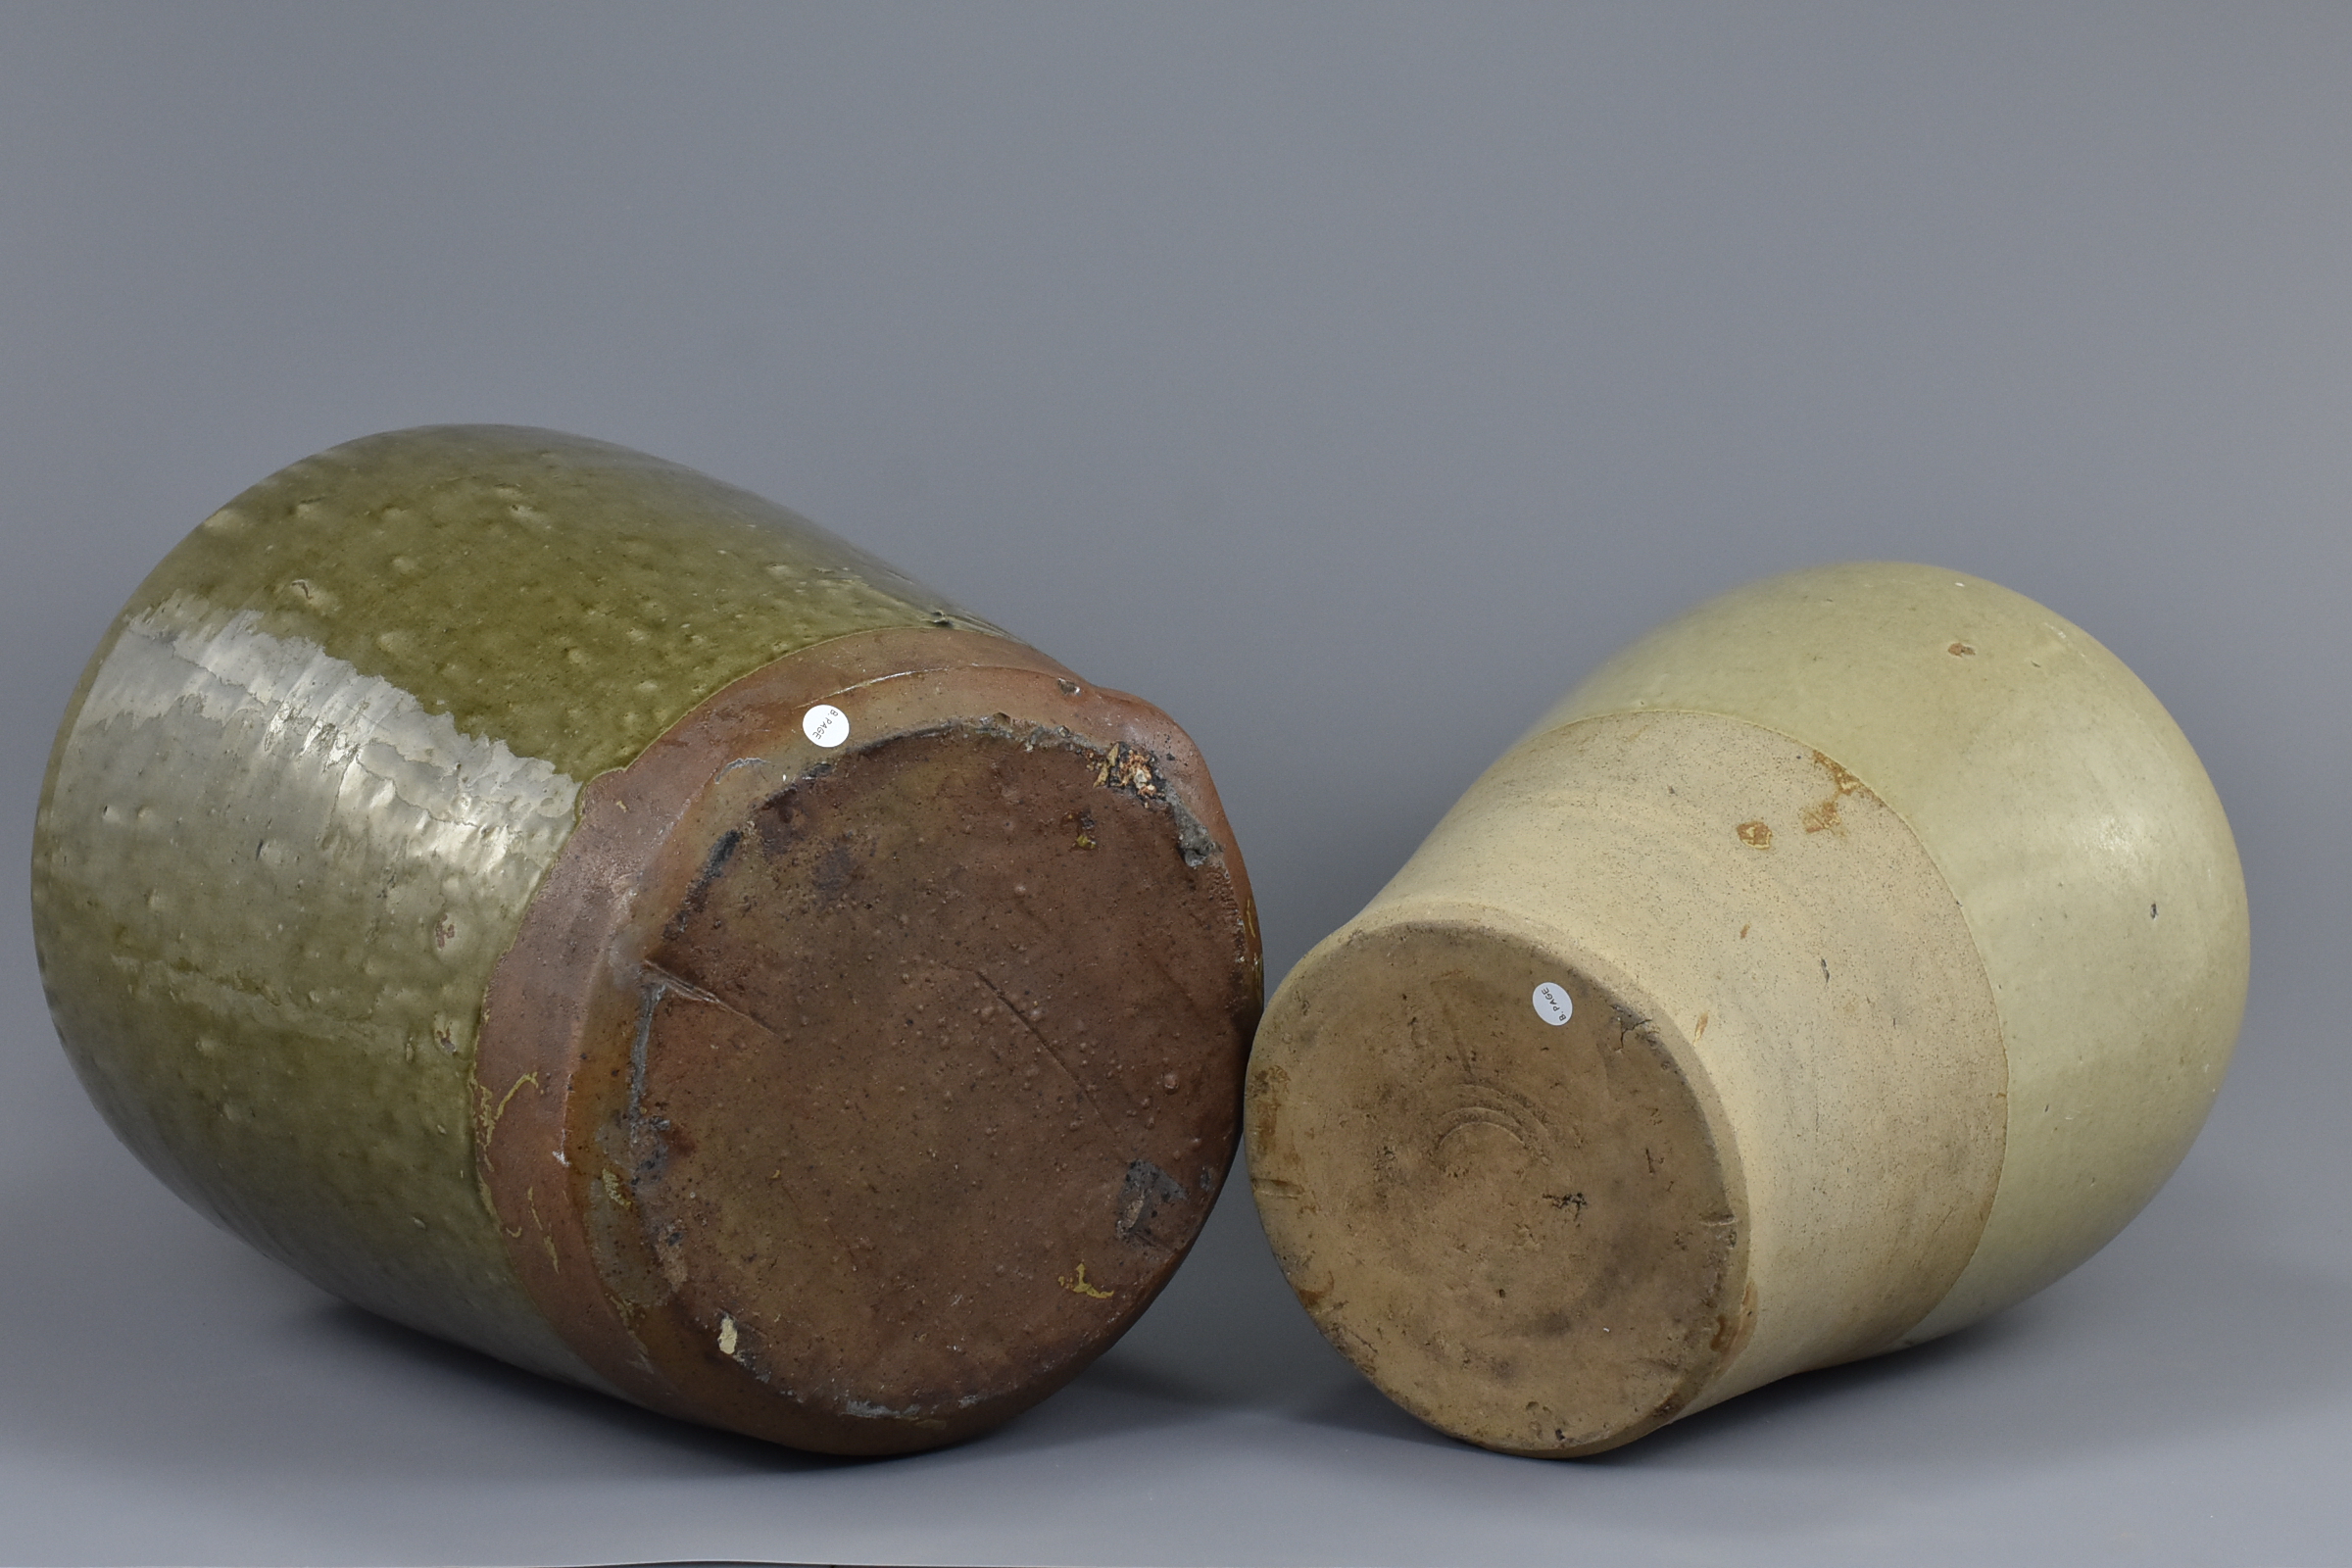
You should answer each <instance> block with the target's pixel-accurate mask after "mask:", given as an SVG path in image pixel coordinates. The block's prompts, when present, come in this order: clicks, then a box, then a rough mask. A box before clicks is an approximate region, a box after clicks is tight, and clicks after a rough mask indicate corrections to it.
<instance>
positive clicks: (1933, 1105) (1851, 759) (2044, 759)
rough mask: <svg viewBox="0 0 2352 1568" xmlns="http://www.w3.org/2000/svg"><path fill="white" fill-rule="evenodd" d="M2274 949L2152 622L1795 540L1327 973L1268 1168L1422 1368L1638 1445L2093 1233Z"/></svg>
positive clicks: (1602, 693) (1629, 670)
mask: <svg viewBox="0 0 2352 1568" xmlns="http://www.w3.org/2000/svg"><path fill="white" fill-rule="evenodd" d="M2246 966H2247V925H2246V901H2245V887H2244V882H2243V878H2242V876H2241V874H2240V872H2239V868H2238V860H2237V854H2236V849H2235V846H2234V845H2233V843H2232V841H2231V839H2230V835H2229V823H2228V821H2227V820H2226V819H2225V817H2224V815H2223V812H2222V807H2221V803H2220V801H2219V800H2218V799H2217V798H2216V796H2215V794H2214V790H2213V786H2212V784H2211V783H2210V782H2209V781H2208V779H2207V778H2206V775H2205V771H2204V769H2203V768H2202V767H2201V766H2200V765H2199V763H2198V761H2197V759H2196V756H2195V754H2194V753H2193V752H2192V751H2191V750H2190V749H2189V745H2188V742H2187V741H2186V739H2185V738H2184V737H2183V736H2182V735H2181V733H2180V728H2179V727H2178V726H2177V725H2176V724H2175V723H2174V722H2173V720H2172V718H2171V717H2170V715H2168V714H2167V713H2166V712H2165V711H2164V709H2163V707H2162V706H2161V705H2159V704H2158V702H2157V701H2156V699H2155V697H2154V696H2152V695H2151V694H2150V693H2149V691H2148V690H2147V688H2146V687H2145V686H2143V685H2142V684H2141V683H2140V682H2139V681H2138V679H2136V678H2135V677H2134V676H2133V675H2132V674H2131V671H2130V670H2129V669H2127V668H2126V667H2125V666H2124V664H2123V663H2122V662H2120V661H2119V660H2117V659H2116V657H2115V656H2114V655H2113V654H2111V653H2109V652H2108V651H2107V650H2106V649H2105V648H2102V647H2101V646H2100V645H2099V644H2098V643H2097V642H2095V641H2093V640H2092V639H2091V638H2090V636H2089V635H2087V634H2086V633H2084V632H2083V631H2082V629H2081V628H2079V627H2077V626H2075V625H2073V624H2071V623H2070V622H2068V621H2066V620H2065V619H2063V618H2061V617H2060V616H2058V615H2056V614H2054V613H2051V612H2049V611H2048V610H2045V609H2043V608H2042V607H2041V606H2039V605H2037V604H2035V603H2034V602H2033V601H2031V600H2028V599H2025V598H2022V597H2020V596H2019V595H2017V594H2014V593H2011V592H2009V591H2008V590H2006V589H2004V588H2000V587H1997V586H1995V585H1994V584H1992V583H1989V582H1985V581H1984V580H1982V579H1979V578H1975V577H1970V576H1966V575H1964V574H1961V573H1957V572H1951V571H1944V570H1938V569H1936V568H1933V567H1928V566H1920V565H1906V564H1849V565H1838V566H1829V567H1822V568H1817V569H1811V570H1805V571H1799V572H1794V573H1791V574H1789V575H1787V576H1781V577H1775V578H1772V579H1770V580H1767V581H1764V582H1759V583H1755V584H1752V585H1750V586H1748V587H1745V588H1741V589H1739V590H1737V591H1735V592H1733V593H1730V594H1727V595H1725V596H1723V597H1722V598H1720V599H1717V600H1715V601H1713V602H1711V603H1709V604H1706V605H1703V606H1701V607H1700V608H1699V609H1697V610H1695V611H1693V612H1691V613H1689V614H1687V615H1685V616H1684V617H1682V618H1681V619H1679V620H1677V621H1674V622H1672V623H1670V624H1668V625H1666V626H1664V627H1662V628H1660V629H1659V630H1657V631H1655V632H1653V633H1651V634H1650V635H1649V636H1647V637H1645V638H1643V639H1642V640H1641V641H1640V642H1638V643H1636V644H1635V645H1634V646H1632V647H1631V648H1629V649H1627V650H1625V651H1624V652H1623V653H1621V654H1620V655H1618V656H1617V657H1616V658H1615V659H1614V660H1612V661H1610V662H1608V663H1607V664H1606V665H1604V666H1603V667H1602V668H1601V669H1600V670H1599V671H1598V672H1597V673H1596V674H1594V675H1593V677H1592V678H1591V679H1590V680H1588V681H1586V682H1585V683H1584V684H1583V685H1582V686H1580V687H1579V688H1577V689H1576V690H1575V691H1574V692H1572V693H1570V694H1569V696H1568V697H1567V698H1566V699H1565V700H1564V701H1563V702H1561V703H1560V704H1559V705H1558V706H1557V707H1556V708H1554V709H1553V710H1552V711H1550V712H1548V713H1546V714H1545V715H1544V718H1543V719H1542V720H1541V721H1540V722H1539V723H1538V724H1537V725H1536V726H1535V727H1534V729H1532V730H1531V731H1529V733H1528V734H1527V736H1526V737H1525V738H1524V739H1522V740H1521V741H1520V742H1519V743H1518V744H1517V745H1516V746H1514V747H1513V748H1512V749H1511V750H1510V751H1509V752H1508V753H1506V754H1505V755H1504V756H1503V757H1502V758H1501V760H1498V761H1497V762H1495V765H1494V766H1493V767H1491V768H1490V769H1488V771H1487V772H1486V774H1485V775H1484V776H1483V777H1482V778H1480V779H1479V781H1478V782H1477V783H1476V784H1475V785H1473V786H1472V787H1471V789H1470V790H1469V792H1468V793H1467V794H1466V795H1464V796H1463V797H1462V799H1461V800H1460V801H1459V802H1458V803H1457V804H1456V805H1455V806H1454V808H1453V809H1452V810H1451V811H1450V812H1449V813H1447V815H1446V818H1445V819H1444V820H1443V821H1442V822H1440V823H1439V825H1438V827H1437V829H1436V831H1435V832H1433V833H1432V834H1431V835H1430V836H1429V839H1428V841H1427V842H1426V843H1424V844H1423V845H1422V846H1421V848H1420V850H1419V851H1418V852H1417V853H1416V854H1415V855H1414V856H1413V858H1411V860H1409V861H1408V862H1406V864H1405V866H1404V867H1403V869H1402V870H1400V871H1398V872H1397V876H1396V877H1395V879H1394V880H1392V881H1391V882H1390V883H1389V885H1388V886H1387V887H1386V888H1384V889H1383V890H1382V891H1381V893H1380V895H1379V896H1378V897H1377V898H1375V899H1374V900H1373V901H1372V903H1371V905H1370V906H1369V907H1366V908H1365V909H1364V911H1363V912H1362V913H1361V914H1359V915H1357V916H1356V917H1355V918H1354V919H1353V920H1351V921H1349V922H1348V924H1347V925H1345V926H1344V927H1342V928H1341V929H1340V930H1339V931H1337V932H1335V933H1333V934H1332V935H1331V936H1330V937H1329V938H1328V939H1326V940H1325V941H1324V942H1322V943H1321V944H1320V945H1319V946H1317V947H1316V948H1315V949H1314V951H1313V952H1311V953H1309V954H1308V955H1307V956H1306V957H1305V959H1304V960H1302V961H1301V962H1300V963H1299V966H1298V968H1297V969H1296V970H1294V971H1293V972H1292V974H1291V976H1290V978H1289V979H1288V980H1287V981H1286V982H1285V983H1284V985H1283V987H1282V989H1281V990H1280V992H1279V993H1278V994H1277V996H1276V997H1275V999H1274V1001H1273V1003H1272V1004H1271V1005H1270V1007H1269V1009H1268V1012H1267V1016H1266V1019H1265V1023H1264V1025H1263V1027H1262V1028H1261V1030H1260V1032H1259V1034H1258V1038H1257V1044H1256V1047H1255V1050H1254V1053H1253V1054H1252V1057H1251V1063H1250V1083H1249V1094H1248V1104H1247V1128H1248V1130H1247V1139H1248V1148H1249V1154H1250V1171H1251V1176H1252V1180H1253V1183H1254V1186H1255V1194H1256V1198H1257V1202H1258V1206H1259V1209H1260V1212H1261V1214H1262V1215H1263V1217H1264V1221H1265V1227H1266V1233H1267V1235H1268V1237H1269V1239H1270V1240H1271V1241H1272V1243H1273V1246H1274V1250H1275V1251H1276V1253H1277V1255H1278V1256H1279V1257H1280V1259H1281V1261H1282V1264H1283V1267H1284V1269H1285V1271H1286V1272H1287V1273H1288V1275H1289V1277H1290V1281H1291V1284H1292V1286H1293V1288H1294V1289H1295V1290H1296V1291H1297V1292H1298V1294H1299V1299H1300V1301H1301V1302H1302V1303H1304V1304H1305V1306H1306V1308H1307V1310H1308V1311H1309V1312H1310V1313H1311V1314H1312V1315H1313V1316H1314V1318H1315V1320H1316V1322H1317V1323H1318V1325H1319V1326H1320V1327H1321V1328H1322V1330H1323V1332H1324V1333H1325V1334H1326V1335H1327V1336H1328V1337H1329V1338H1330V1339H1331V1340H1332V1342H1333V1343H1334V1344H1335V1345H1337V1346H1338V1347H1339V1348H1341V1349H1342V1350H1343V1351H1345V1352H1346V1353H1347V1354H1348V1356H1349V1357H1350V1359H1352V1360H1353V1361H1354V1362H1355V1364H1356V1365H1357V1366H1358V1367H1360V1368H1361V1369H1362V1370H1363V1372H1364V1373H1365V1375H1366V1376H1367V1377H1369V1378H1371V1379H1372V1381H1373V1382H1374V1383H1375V1384H1377V1385H1378V1386H1379V1387H1380V1388H1381V1389H1382V1390H1383V1391H1384V1392H1385V1393H1387V1394H1388V1395H1389V1396H1390V1397H1392V1398H1394V1399H1396V1400H1397V1402H1398V1403H1400V1404H1402V1405H1403V1406H1404V1407H1405V1408H1406V1409H1408V1410H1410V1411H1412V1412H1413V1413H1414V1414H1415V1415H1417V1416H1420V1417H1421V1418H1422V1419H1424V1420H1426V1421H1428V1422H1430V1423H1431V1424H1433V1425H1435V1426H1437V1427H1440V1428H1442V1429H1444V1430H1445V1431H1446V1432H1449V1433H1452V1434H1454V1435H1456V1436H1458V1437H1461V1438H1465V1439H1467V1440H1469V1441H1470V1442H1473V1443H1477V1444H1482V1445H1485V1446H1489V1447H1494V1448H1499V1449H1505V1450H1508V1451H1511V1452H1516V1453H1528V1454H1555V1455H1573V1454H1581V1453H1592V1452H1595V1451H1598V1450H1600V1449H1604V1448H1609V1447H1613V1446H1617V1445H1619V1444H1623V1443H1626V1442H1629V1441H1631V1440H1632V1439H1635V1438H1638V1437H1640V1436H1642V1434H1643V1433H1646V1432H1649V1431H1651V1430H1653V1429H1655V1428H1657V1427H1658V1426H1661V1425H1663V1424H1664V1423H1666V1422H1668V1421H1671V1420H1674V1419H1676V1418H1677V1417H1679V1416H1683V1415H1688V1414H1690V1413H1691V1412H1692V1411H1695V1410H1701V1409H1704V1408H1706V1407H1707V1406H1709V1405H1711V1404H1715V1403H1718V1402H1720V1401H1721V1400H1724V1399H1727V1398H1729V1397H1732V1396H1734V1395H1737V1394H1740V1393H1742V1392H1744V1391H1746V1390H1749V1389H1752V1388H1755V1387H1757V1386H1758V1385H1760V1384H1763V1383H1767V1382H1770V1381H1771V1380H1773V1379H1775V1378H1780V1377H1784V1376H1787V1375H1788V1374H1789V1373H1792V1372H1798V1371H1802V1370H1804V1369H1806V1368H1810V1367H1819V1366H1825V1365H1829V1364H1832V1363H1836V1362H1839V1361H1846V1360H1851V1359H1854V1358H1856V1357H1860V1356H1866V1355H1872V1354H1876V1353H1878V1352H1881V1351H1885V1350H1890V1349H1894V1348H1900V1347H1904V1346H1909V1345H1916V1344H1918V1343H1920V1342H1922V1341H1925V1340H1929V1339H1933V1338H1935V1337H1936V1336H1937V1335H1941V1334H1945V1333H1948V1332H1950V1331H1951V1330H1953V1329H1957V1328H1959V1327H1961V1326H1963V1325H1965V1324H1967V1323H1970V1322H1973V1321H1975V1320H1977V1319H1979V1318H1982V1317H1984V1316H1985V1315H1986V1314H1987V1313H1990V1312H1994V1311H1997V1310H1999V1309H2000V1308H2002V1307H2004V1306H2007V1305H2009V1304H2010V1303H2012V1302H2014V1301H2017V1300H2019V1299H2023V1298H2025V1297H2027V1296H2029V1295H2031V1294H2033V1293H2034V1291H2037V1290H2039V1289H2040V1288H2041V1287H2043V1286H2045V1285H2047V1284H2049V1283H2050V1282H2051V1281H2053V1280H2055V1279H2057V1278H2058V1277H2059V1276H2060V1275H2062V1274H2064V1273H2065V1272H2066V1271H2067V1270H2069V1269H2071V1268H2073V1267H2074V1266H2075V1265H2076V1264H2078V1263H2080V1262H2082V1260H2083V1259H2084V1258H2086V1257H2088V1256H2089V1255H2090V1254H2091V1253H2092V1252H2094V1251H2096V1250H2098V1249H2099V1248H2100V1247H2101V1246H2102V1245H2104V1244H2105V1243H2106V1242H2107V1241H2108V1239H2109V1238H2111V1237H2113V1236H2114V1235H2115V1234H2116V1232H2117V1231H2119V1230H2120V1229H2122V1228H2123V1226H2124V1225H2125V1223H2126V1222H2127V1221H2129V1220H2130V1219H2131V1216H2132V1215H2133V1214H2135V1213H2136V1212H2138V1210H2139V1209H2140V1207H2141V1206H2142V1205H2143V1204H2145V1203H2146V1202H2147V1201H2148V1199H2149V1198H2150V1197H2151V1196H2152V1195H2153V1194H2154V1193H2155V1191H2156V1189H2157V1188H2158V1187H2159V1186H2160V1185H2161V1184H2162V1183H2163V1181H2164V1179H2165V1178H2166V1177H2167V1176H2168V1175H2169V1174H2170V1173H2171V1172H2172V1170H2173V1168H2174V1167H2175V1166H2176V1165H2177V1164H2178V1163H2179V1162H2180V1157H2181V1155H2182V1154H2183V1153H2184V1152H2186V1151H2187V1148H2188V1145H2189V1142H2190V1140H2191V1139H2192V1138H2193V1137H2194V1136H2195V1134H2196V1131H2197V1129H2198V1127H2199V1126H2200V1125H2201V1123H2202V1122H2203V1120H2204V1117H2205V1113H2206V1110H2207V1108H2208V1106H2210V1104H2211V1103H2212V1102H2213V1097H2214V1094H2215V1092H2216V1091H2217V1090H2218V1089H2219V1088H2220V1086H2221V1081H2222V1076H2223V1072H2224V1070H2225V1068H2226V1066H2227V1064H2228V1062H2229V1053H2230V1048H2231V1045H2232V1043H2233V1042H2234V1040H2235V1038H2236V1034H2237V1028H2238V1021H2239V1017H2240V1015H2241V1012H2242V1010H2243V1006H2244V1000H2245V990H2246Z"/></svg>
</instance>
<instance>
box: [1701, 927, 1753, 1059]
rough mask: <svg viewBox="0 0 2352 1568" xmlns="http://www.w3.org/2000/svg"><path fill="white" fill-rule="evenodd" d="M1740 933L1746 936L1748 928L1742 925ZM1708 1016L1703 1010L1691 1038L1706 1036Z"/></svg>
mask: <svg viewBox="0 0 2352 1568" xmlns="http://www.w3.org/2000/svg"><path fill="white" fill-rule="evenodd" d="M1740 935H1741V936H1745V935H1747V931H1746V929H1745V928H1744V927H1742V928H1741V930H1740ZM1708 1016H1709V1014H1707V1013H1703V1012H1702V1013H1700V1014H1699V1015H1698V1027H1697V1028H1695V1029H1693V1030H1691V1039H1693V1040H1699V1039H1703V1038H1704V1037H1705V1035H1706V1032H1707V1018H1708Z"/></svg>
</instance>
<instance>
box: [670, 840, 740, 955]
mask: <svg viewBox="0 0 2352 1568" xmlns="http://www.w3.org/2000/svg"><path fill="white" fill-rule="evenodd" d="M742 847H743V830H742V829H741V828H736V829H733V830H732V831H730V832H727V833H724V834H721V835H720V836H719V840H718V842H717V843H716V844H713V845H712V846H711V854H710V855H709V857H707V858H705V859H704V861H703V868H702V870H700V871H699V872H697V873H695V878H694V884H693V885H692V886H691V887H689V888H688V889H687V890H686V897H685V898H684V899H683V900H681V901H680V902H679V904H678V908H677V912H676V913H675V914H673V915H671V916H670V920H669V926H668V928H667V935H668V936H670V937H673V938H674V937H675V936H676V935H677V933H678V932H680V931H682V930H684V929H685V928H686V921H687V920H688V919H690V918H692V917H693V916H695V915H697V914H700V913H701V912H702V910H703V906H704V904H705V903H706V902H708V901H709V899H710V897H711V883H713V882H716V881H717V880H718V879H719V876H720V874H721V873H723V872H724V871H725V870H726V868H727V862H728V861H729V860H732V859H733V858H735V852H736V851H737V850H739V849H741V848H742Z"/></svg>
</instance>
